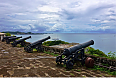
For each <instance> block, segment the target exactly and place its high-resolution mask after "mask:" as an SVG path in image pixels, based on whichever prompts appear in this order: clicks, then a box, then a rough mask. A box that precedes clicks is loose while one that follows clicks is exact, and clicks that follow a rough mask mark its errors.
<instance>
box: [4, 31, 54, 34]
mask: <svg viewBox="0 0 116 78" xmlns="http://www.w3.org/2000/svg"><path fill="white" fill-rule="evenodd" d="M2 33H10V34H17V35H23V34H53V33H32V32H19V31H15V32H12V31H5V32H2Z"/></svg>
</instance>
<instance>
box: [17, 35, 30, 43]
mask: <svg viewBox="0 0 116 78" xmlns="http://www.w3.org/2000/svg"><path fill="white" fill-rule="evenodd" d="M29 38H31V36H29V37H26V38H22V39H20V40H17V41H15V43H18V42H22V41H24V40H27V39H29Z"/></svg>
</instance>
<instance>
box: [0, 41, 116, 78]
mask: <svg viewBox="0 0 116 78" xmlns="http://www.w3.org/2000/svg"><path fill="white" fill-rule="evenodd" d="M0 77H114V76H111V75H108V74H107V73H105V72H101V71H95V70H89V69H87V68H86V67H82V66H81V65H79V64H78V65H75V66H74V69H72V70H67V69H66V68H65V67H63V66H59V65H57V64H56V63H55V57H54V56H52V55H49V54H45V53H42V52H39V53H37V52H35V53H27V52H25V51H24V49H23V47H12V46H11V45H10V44H6V43H5V42H1V41H0Z"/></svg>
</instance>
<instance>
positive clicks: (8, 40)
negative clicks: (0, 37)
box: [6, 36, 22, 44]
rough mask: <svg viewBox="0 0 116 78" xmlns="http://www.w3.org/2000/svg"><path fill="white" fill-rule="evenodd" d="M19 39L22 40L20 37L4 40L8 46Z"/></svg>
mask: <svg viewBox="0 0 116 78" xmlns="http://www.w3.org/2000/svg"><path fill="white" fill-rule="evenodd" d="M19 38H22V36H21V37H12V38H8V39H7V40H6V43H7V44H9V43H10V42H11V41H15V40H16V39H19Z"/></svg>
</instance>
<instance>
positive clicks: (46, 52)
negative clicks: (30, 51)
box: [44, 51, 59, 56]
mask: <svg viewBox="0 0 116 78" xmlns="http://www.w3.org/2000/svg"><path fill="white" fill-rule="evenodd" d="M44 53H46V54H50V55H53V56H58V55H59V54H54V53H51V52H49V51H48V52H46V51H44Z"/></svg>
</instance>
